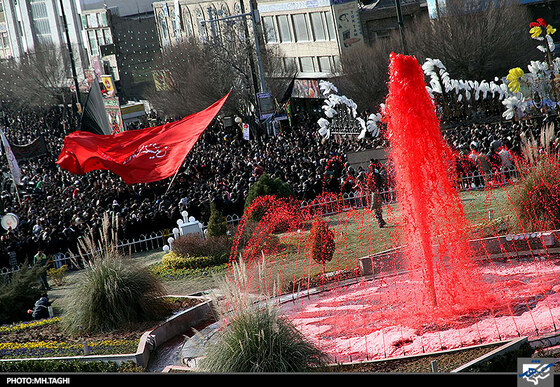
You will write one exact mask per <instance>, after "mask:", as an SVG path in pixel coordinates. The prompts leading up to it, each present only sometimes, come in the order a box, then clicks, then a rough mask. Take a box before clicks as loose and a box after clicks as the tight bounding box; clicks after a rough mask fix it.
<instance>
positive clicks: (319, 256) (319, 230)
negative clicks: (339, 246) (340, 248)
mask: <svg viewBox="0 0 560 387" xmlns="http://www.w3.org/2000/svg"><path fill="white" fill-rule="evenodd" d="M308 244H309V252H310V254H311V258H313V260H314V261H316V262H317V263H320V264H321V265H323V266H324V265H325V264H326V263H327V262H329V261H330V260H331V259H332V258H333V255H334V249H335V247H336V244H335V241H334V234H333V232H332V231H331V230H329V225H328V224H327V223H326V222H325V221H324V220H323V219H321V218H317V219H315V220H314V221H313V225H312V226H311V231H310V233H309V237H308Z"/></svg>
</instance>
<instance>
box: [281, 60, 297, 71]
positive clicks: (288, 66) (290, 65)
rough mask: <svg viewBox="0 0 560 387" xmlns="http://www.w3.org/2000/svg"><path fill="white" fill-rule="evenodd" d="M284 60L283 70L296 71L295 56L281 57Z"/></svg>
mask: <svg viewBox="0 0 560 387" xmlns="http://www.w3.org/2000/svg"><path fill="white" fill-rule="evenodd" d="M282 60H283V62H284V70H285V71H286V72H289V73H294V72H296V71H298V65H297V61H296V58H293V57H284V58H282Z"/></svg>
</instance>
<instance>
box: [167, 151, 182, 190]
mask: <svg viewBox="0 0 560 387" xmlns="http://www.w3.org/2000/svg"><path fill="white" fill-rule="evenodd" d="M185 157H186V156H185ZM184 162H185V161H184V160H183V163H184ZM183 163H181V165H180V166H179V168H177V171H176V172H175V174H174V175H173V177H172V178H171V181H170V182H169V186H168V187H167V189H166V190H165V193H164V195H167V192H168V191H169V189H170V188H171V186H172V185H173V182H174V181H175V178H176V177H177V174H178V173H179V169H181V167H182V166H183Z"/></svg>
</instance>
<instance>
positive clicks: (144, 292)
mask: <svg viewBox="0 0 560 387" xmlns="http://www.w3.org/2000/svg"><path fill="white" fill-rule="evenodd" d="M107 223H109V221H108V217H106V218H105V219H104V224H103V228H102V233H101V234H102V237H101V242H99V243H96V242H95V241H94V237H93V233H90V235H89V236H86V239H85V240H84V241H83V243H82V245H81V250H80V254H81V256H82V260H83V262H84V266H85V268H86V269H85V272H84V274H83V277H82V280H81V283H79V284H78V287H77V289H76V291H75V292H73V293H71V294H70V295H69V296H68V297H69V299H67V301H68V302H66V304H67V311H66V314H65V316H64V318H63V320H62V326H63V329H64V331H66V332H67V333H69V334H84V333H99V332H108V331H113V330H118V329H128V328H133V327H134V326H135V324H141V323H145V322H151V321H157V320H160V319H162V318H163V317H166V316H168V315H169V314H170V313H171V309H170V308H171V307H170V305H169V303H167V302H165V298H164V296H165V295H166V292H165V288H164V287H163V285H162V282H161V281H160V279H159V278H157V277H156V276H155V275H154V274H153V273H152V272H151V271H150V270H149V268H147V267H142V266H139V265H138V264H136V263H135V262H134V261H133V260H132V259H131V258H130V257H125V256H123V255H121V254H120V253H119V252H118V250H117V249H116V247H115V246H116V245H117V244H116V243H115V241H116V239H115V237H113V238H111V237H110V235H111V234H110V233H111V229H112V228H113V229H117V226H116V225H115V224H114V222H113V225H108V224H107ZM113 235H114V234H113ZM96 247H98V248H96Z"/></svg>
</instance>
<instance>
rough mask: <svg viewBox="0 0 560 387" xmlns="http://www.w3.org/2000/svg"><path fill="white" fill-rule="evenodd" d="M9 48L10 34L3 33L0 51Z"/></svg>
mask: <svg viewBox="0 0 560 387" xmlns="http://www.w3.org/2000/svg"><path fill="white" fill-rule="evenodd" d="M8 47H9V43H8V33H7V32H2V33H1V34H0V49H5V48H8Z"/></svg>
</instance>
